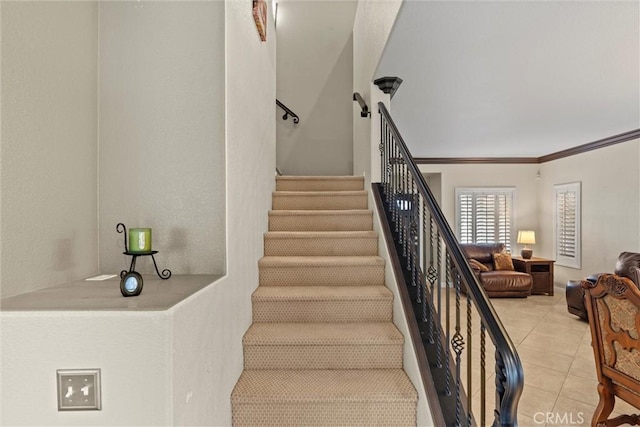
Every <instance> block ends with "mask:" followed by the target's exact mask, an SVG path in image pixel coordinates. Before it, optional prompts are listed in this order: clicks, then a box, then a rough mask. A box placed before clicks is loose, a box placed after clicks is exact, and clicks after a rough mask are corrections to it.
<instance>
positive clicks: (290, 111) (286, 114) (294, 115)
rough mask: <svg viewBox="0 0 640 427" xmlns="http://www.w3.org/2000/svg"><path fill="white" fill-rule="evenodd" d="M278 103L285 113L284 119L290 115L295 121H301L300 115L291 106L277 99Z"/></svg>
mask: <svg viewBox="0 0 640 427" xmlns="http://www.w3.org/2000/svg"><path fill="white" fill-rule="evenodd" d="M276 105H277V106H278V107H280V108H282V110H283V111H284V115H283V116H282V120H287V119H288V118H289V116H291V118H292V119H293V123H298V122H300V117H298V115H297V114H296V113H294V112H293V111H292V110H291V109H290V108H289V107H287V106H286V105H284V104H283V103H282V102H280V101H279V100H277V99H276Z"/></svg>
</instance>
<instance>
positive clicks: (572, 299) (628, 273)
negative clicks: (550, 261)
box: [565, 252, 640, 320]
mask: <svg viewBox="0 0 640 427" xmlns="http://www.w3.org/2000/svg"><path fill="white" fill-rule="evenodd" d="M614 273H615V274H617V275H618V276H623V277H627V278H629V279H631V280H632V281H633V283H635V284H636V286H638V287H639V288H640V253H636V252H622V253H621V254H620V255H618V260H617V261H616V267H615V270H614ZM602 274H603V273H596V274H592V275H591V276H588V277H587V278H586V279H585V280H587V281H589V282H591V283H594V284H595V283H596V282H597V281H598V277H600V275H602ZM581 282H582V281H581V280H569V281H568V282H567V287H566V289H565V293H566V297H567V311H568V312H569V313H571V314H575V315H576V316H578V317H579V318H581V319H584V320H587V319H588V318H587V310H586V308H585V305H584V289H583V288H582V286H581V284H580V283H581Z"/></svg>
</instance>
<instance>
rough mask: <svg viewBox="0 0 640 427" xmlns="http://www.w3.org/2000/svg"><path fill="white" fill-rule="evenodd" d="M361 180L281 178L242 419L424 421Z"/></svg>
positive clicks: (248, 338) (238, 404) (239, 387)
mask: <svg viewBox="0 0 640 427" xmlns="http://www.w3.org/2000/svg"><path fill="white" fill-rule="evenodd" d="M367 200H368V196H367V192H366V191H364V180H363V178H362V177H292V176H281V177H277V182H276V191H275V192H274V194H273V210H272V211H271V212H269V232H267V233H266V234H265V237H264V257H263V258H262V259H261V260H260V261H259V264H258V268H259V275H260V286H259V287H258V288H257V289H256V291H255V292H254V293H253V296H252V303H253V324H252V325H251V327H250V328H249V329H248V330H247V332H246V334H245V336H244V339H243V347H244V371H243V373H242V375H241V376H240V379H239V380H238V383H237V384H236V386H235V388H234V390H233V393H232V396H231V403H232V412H233V414H232V415H233V425H234V426H298V427H302V426H409V425H413V426H415V425H416V402H417V393H416V391H415V388H414V387H413V385H412V384H411V382H410V380H409V378H408V377H407V375H406V374H405V372H404V371H403V370H402V346H403V342H404V338H403V336H402V334H401V333H400V332H399V331H398V329H397V328H396V327H395V326H394V325H393V323H392V314H393V313H392V304H393V295H392V293H391V291H390V290H389V289H388V288H387V287H386V286H385V283H384V268H385V266H384V260H383V259H382V258H380V257H378V255H377V254H378V236H377V234H376V233H375V232H374V231H372V230H373V222H372V221H373V219H372V212H371V211H370V210H368V201H367Z"/></svg>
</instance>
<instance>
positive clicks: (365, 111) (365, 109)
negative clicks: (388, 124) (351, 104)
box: [353, 92, 371, 117]
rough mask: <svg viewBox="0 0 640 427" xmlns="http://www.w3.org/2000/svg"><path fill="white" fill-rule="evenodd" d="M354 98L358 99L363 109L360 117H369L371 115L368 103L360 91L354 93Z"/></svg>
mask: <svg viewBox="0 0 640 427" xmlns="http://www.w3.org/2000/svg"><path fill="white" fill-rule="evenodd" d="M353 100H354V101H358V104H360V108H361V109H362V111H360V117H369V116H370V115H371V112H370V111H369V107H368V106H367V103H366V102H364V99H363V98H362V95H360V94H359V93H358V92H355V93H354V94H353Z"/></svg>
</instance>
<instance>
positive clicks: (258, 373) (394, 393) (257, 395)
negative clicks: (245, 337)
mask: <svg viewBox="0 0 640 427" xmlns="http://www.w3.org/2000/svg"><path fill="white" fill-rule="evenodd" d="M231 398H232V400H233V402H234V403H252V402H256V401H260V402H326V401H331V402H397V401H415V400H417V398H418V396H417V392H416V390H415V388H414V387H413V384H411V381H410V380H409V378H408V377H407V374H406V373H405V372H404V371H403V370H402V369H353V370H245V371H243V372H242V375H241V376H240V378H239V379H238V382H237V384H236V386H235V388H234V390H233V393H232V395H231Z"/></svg>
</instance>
